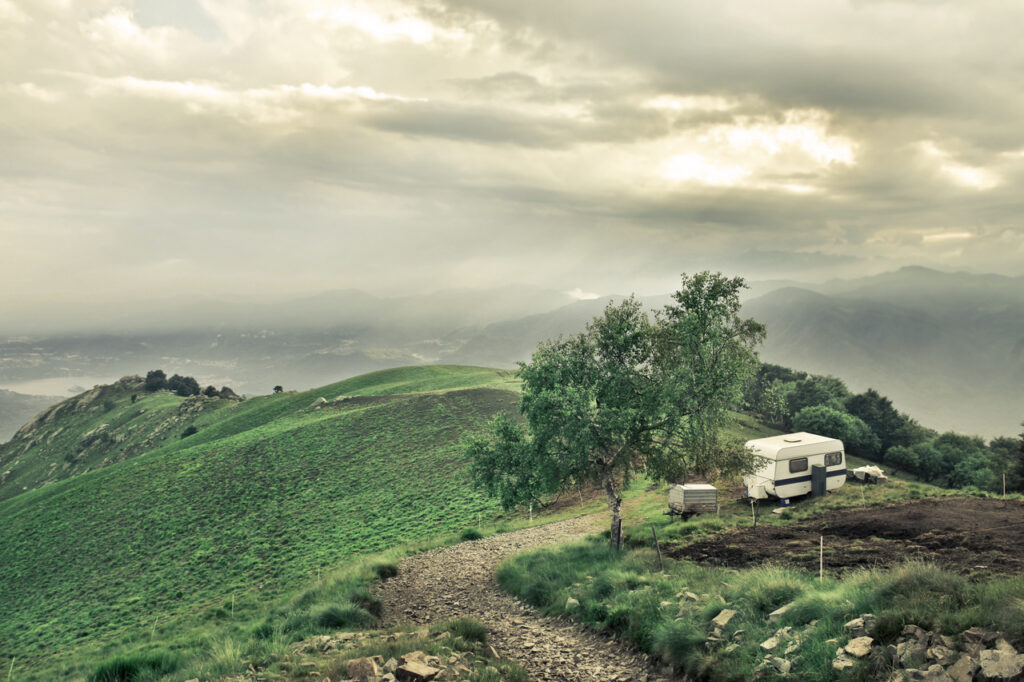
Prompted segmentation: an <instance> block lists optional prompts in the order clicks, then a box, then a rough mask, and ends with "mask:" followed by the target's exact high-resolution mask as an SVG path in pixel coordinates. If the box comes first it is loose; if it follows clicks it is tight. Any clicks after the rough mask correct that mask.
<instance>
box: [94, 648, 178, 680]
mask: <svg viewBox="0 0 1024 682" xmlns="http://www.w3.org/2000/svg"><path fill="white" fill-rule="evenodd" d="M178 663H179V660H178V657H177V656H175V655H174V654H172V653H170V652H169V651H154V652H150V653H139V654H133V655H129V656H118V657H116V658H113V659H110V660H108V661H105V662H103V663H101V664H100V665H99V667H98V668H96V670H95V671H94V672H93V674H92V675H90V676H89V682H147V681H148V680H156V679H158V678H160V677H162V676H164V675H169V674H171V673H173V672H174V671H175V670H177V668H178Z"/></svg>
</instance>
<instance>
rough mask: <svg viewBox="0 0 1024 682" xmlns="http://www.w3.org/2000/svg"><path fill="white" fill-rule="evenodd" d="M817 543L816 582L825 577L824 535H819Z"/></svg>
mask: <svg viewBox="0 0 1024 682" xmlns="http://www.w3.org/2000/svg"><path fill="white" fill-rule="evenodd" d="M818 542H819V545H818V582H819V583H820V582H821V581H822V580H824V578H825V536H824V535H821V536H819V540H818Z"/></svg>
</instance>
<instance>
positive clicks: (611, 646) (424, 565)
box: [378, 517, 667, 682]
mask: <svg viewBox="0 0 1024 682" xmlns="http://www.w3.org/2000/svg"><path fill="white" fill-rule="evenodd" d="M602 520H603V518H602ZM596 529H597V528H596V526H595V518H594V517H583V518H579V519H572V520H569V521H560V522H558V523H552V524H549V525H546V526H538V527H536V528H527V529H524V530H520V531H515V532H512V533H504V534H501V535H494V536H491V537H489V538H484V539H482V540H475V541H473V542H462V543H459V544H457V545H452V546H449V547H442V548H440V549H436V550H433V551H430V552H425V553H423V554H418V555H416V556H412V557H409V558H408V559H406V560H405V561H403V562H402V564H401V567H400V572H399V575H398V576H397V577H395V578H392V579H390V580H388V581H387V582H385V583H383V584H382V585H381V586H380V588H379V589H378V596H379V597H380V599H381V601H383V602H384V610H385V620H386V622H388V623H389V624H394V623H400V622H413V623H420V624H423V623H433V622H436V621H441V620H445V619H447V618H452V617H455V616H469V617H472V618H476V619H477V620H479V621H480V622H482V623H483V624H484V625H486V626H487V629H488V630H490V633H491V639H490V643H491V644H492V645H493V646H494V648H495V649H497V651H498V653H499V654H500V655H501V656H502V657H503V658H508V659H511V660H513V661H516V662H517V663H519V664H520V665H522V666H523V667H524V668H526V670H527V671H528V672H529V674H530V677H531V679H534V680H567V681H570V682H576V681H580V682H582V681H584V680H586V681H592V680H608V681H611V680H620V681H622V682H625V681H627V680H629V681H634V680H635V681H637V682H644V681H649V682H654V681H660V680H666V679H667V678H665V677H663V676H662V675H661V673H660V672H659V670H658V668H657V666H656V665H655V664H653V663H652V661H650V660H649V659H648V657H647V656H646V655H645V654H643V653H638V652H636V651H634V650H631V649H629V648H627V647H625V646H623V645H621V644H619V643H618V642H616V641H614V640H611V639H608V638H606V637H603V636H601V635H599V634H595V633H593V632H588V631H587V630H584V629H583V628H582V627H580V626H578V625H575V624H573V623H571V622H569V621H565V620H560V619H556V618H546V617H543V616H541V615H540V614H538V613H537V612H536V611H535V610H534V609H533V608H531V607H530V606H527V605H525V604H523V603H522V602H520V601H519V600H518V599H516V598H514V597H512V596H510V595H509V594H508V593H506V592H505V591H503V590H502V589H501V588H500V587H499V586H498V583H497V581H496V580H495V578H494V571H495V568H496V567H497V565H498V564H499V563H501V561H503V560H504V559H506V558H508V557H510V556H512V555H514V554H517V553H519V552H522V551H525V550H528V549H531V548H534V547H539V546H542V545H549V544H555V543H559V542H565V541H567V540H571V539H574V538H578V537H580V536H582V535H584V534H586V533H591V532H594V531H595V530H596Z"/></svg>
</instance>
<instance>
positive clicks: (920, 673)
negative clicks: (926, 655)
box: [906, 663, 951, 682]
mask: <svg viewBox="0 0 1024 682" xmlns="http://www.w3.org/2000/svg"><path fill="white" fill-rule="evenodd" d="M906 676H907V680H910V681H912V682H951V681H950V679H949V675H947V674H946V671H945V669H944V668H943V667H942V666H941V665H939V664H938V663H936V664H934V665H932V666H930V667H929V668H927V669H925V670H919V669H913V668H912V669H910V670H907V671H906Z"/></svg>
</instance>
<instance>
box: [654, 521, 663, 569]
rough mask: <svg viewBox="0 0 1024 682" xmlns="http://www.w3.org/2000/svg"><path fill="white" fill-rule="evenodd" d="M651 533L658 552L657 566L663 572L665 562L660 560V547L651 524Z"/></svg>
mask: <svg viewBox="0 0 1024 682" xmlns="http://www.w3.org/2000/svg"><path fill="white" fill-rule="evenodd" d="M651 533H653V534H654V547H655V548H656V549H657V550H658V565H659V566H661V572H662V573H664V572H665V560H664V559H662V558H661V545H660V544H658V531H657V529H655V527H654V524H653V523H652V524H651Z"/></svg>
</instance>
